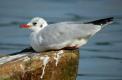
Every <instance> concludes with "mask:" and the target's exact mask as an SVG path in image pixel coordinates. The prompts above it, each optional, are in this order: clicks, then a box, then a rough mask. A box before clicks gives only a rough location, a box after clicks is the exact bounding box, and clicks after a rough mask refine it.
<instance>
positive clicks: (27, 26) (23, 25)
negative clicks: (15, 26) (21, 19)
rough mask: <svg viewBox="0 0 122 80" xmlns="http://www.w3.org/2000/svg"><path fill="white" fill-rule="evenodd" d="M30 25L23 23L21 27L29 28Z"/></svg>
mask: <svg viewBox="0 0 122 80" xmlns="http://www.w3.org/2000/svg"><path fill="white" fill-rule="evenodd" d="M29 27H30V26H29V25H27V24H21V25H20V28H29Z"/></svg>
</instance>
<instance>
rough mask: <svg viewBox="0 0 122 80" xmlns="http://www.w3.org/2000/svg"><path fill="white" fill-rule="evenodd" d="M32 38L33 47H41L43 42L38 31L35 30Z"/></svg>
mask: <svg viewBox="0 0 122 80" xmlns="http://www.w3.org/2000/svg"><path fill="white" fill-rule="evenodd" d="M30 40H31V46H32V47H33V48H39V46H40V43H41V38H39V37H38V33H34V32H33V33H32V34H31V36H30Z"/></svg>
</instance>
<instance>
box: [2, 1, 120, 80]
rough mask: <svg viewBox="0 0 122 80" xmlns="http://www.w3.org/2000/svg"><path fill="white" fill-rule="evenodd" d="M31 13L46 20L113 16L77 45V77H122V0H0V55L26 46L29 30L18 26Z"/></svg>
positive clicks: (90, 79)
mask: <svg viewBox="0 0 122 80" xmlns="http://www.w3.org/2000/svg"><path fill="white" fill-rule="evenodd" d="M35 16H41V17H43V18H45V19H46V20H47V21H48V23H54V22H60V21H67V20H70V21H71V20H72V21H79V20H82V21H89V20H95V19H100V18H105V17H109V16H114V17H115V18H116V19H115V22H114V23H113V24H112V25H109V26H108V27H106V28H105V29H103V30H102V31H100V32H99V33H98V34H96V35H95V36H94V37H93V38H91V39H90V40H89V42H88V44H87V45H85V46H83V47H82V48H80V62H79V70H78V77H77V80H122V0H0V54H9V53H12V52H16V51H19V50H22V49H24V48H25V47H28V46H29V33H30V32H29V31H27V30H24V29H20V28H19V27H18V26H19V24H21V23H27V22H28V21H29V20H30V19H31V18H33V17H35Z"/></svg>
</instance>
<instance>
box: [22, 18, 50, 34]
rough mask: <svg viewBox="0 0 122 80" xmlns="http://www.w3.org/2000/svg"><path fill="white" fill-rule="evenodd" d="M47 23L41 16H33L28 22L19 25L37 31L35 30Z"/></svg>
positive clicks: (40, 28)
mask: <svg viewBox="0 0 122 80" xmlns="http://www.w3.org/2000/svg"><path fill="white" fill-rule="evenodd" d="M47 25H48V24H47V22H46V20H44V19H43V18H41V17H35V18H33V19H32V20H31V21H30V22H29V23H27V24H22V25H20V27H21V28H28V29H31V30H32V31H36V32H37V31H40V30H42V29H43V28H44V27H46V26H47Z"/></svg>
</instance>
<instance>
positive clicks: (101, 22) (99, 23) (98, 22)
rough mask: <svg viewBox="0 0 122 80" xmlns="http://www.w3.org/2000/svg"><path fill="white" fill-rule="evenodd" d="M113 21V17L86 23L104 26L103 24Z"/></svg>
mask: <svg viewBox="0 0 122 80" xmlns="http://www.w3.org/2000/svg"><path fill="white" fill-rule="evenodd" d="M113 19H114V17H109V18H104V19H99V20H95V21H90V22H87V23H91V24H94V25H104V24H107V23H110V22H112V21H113Z"/></svg>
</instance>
